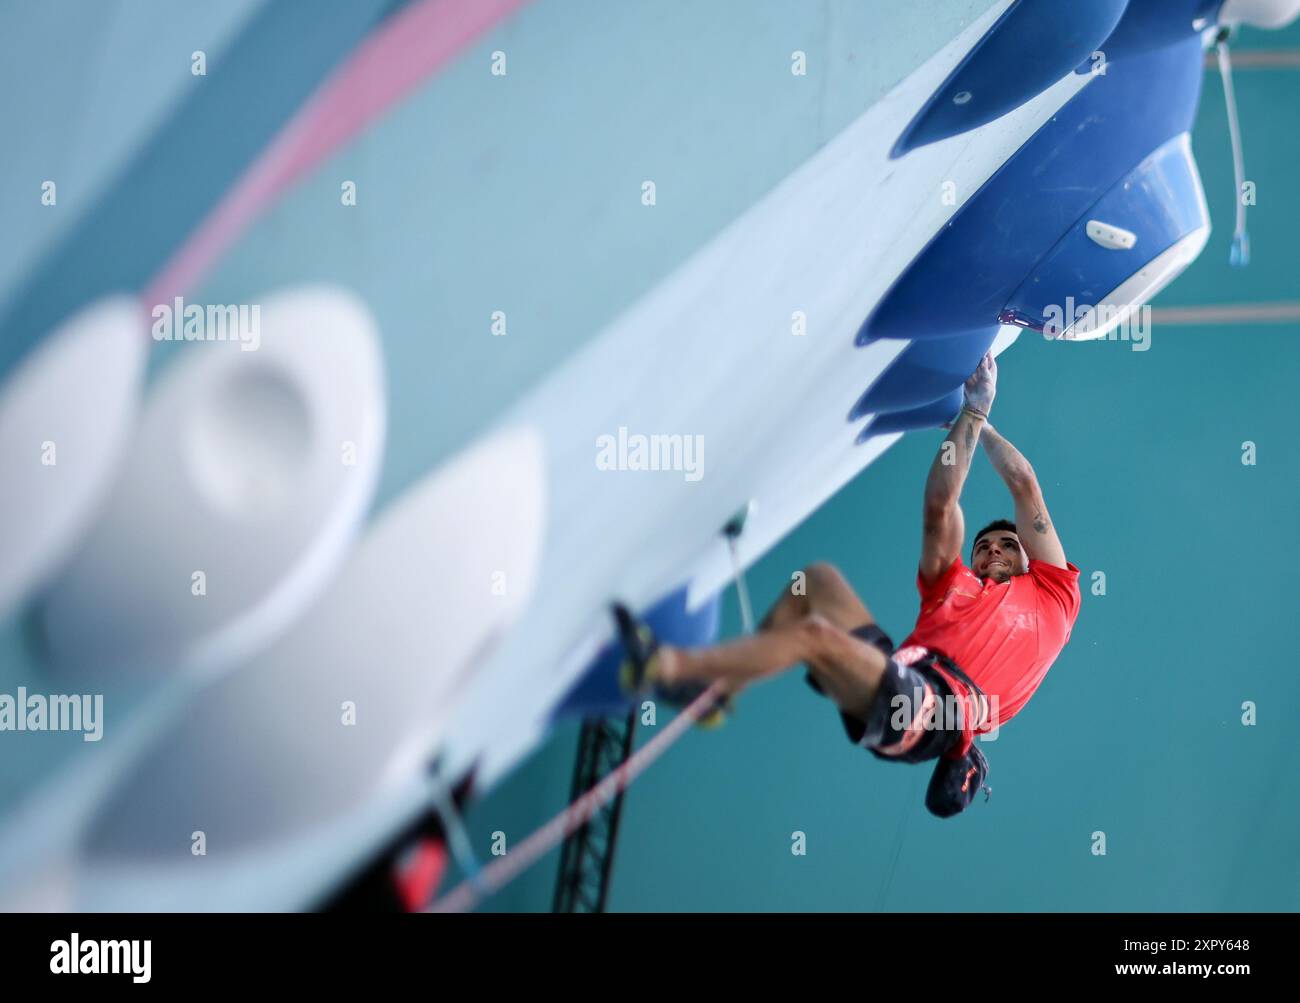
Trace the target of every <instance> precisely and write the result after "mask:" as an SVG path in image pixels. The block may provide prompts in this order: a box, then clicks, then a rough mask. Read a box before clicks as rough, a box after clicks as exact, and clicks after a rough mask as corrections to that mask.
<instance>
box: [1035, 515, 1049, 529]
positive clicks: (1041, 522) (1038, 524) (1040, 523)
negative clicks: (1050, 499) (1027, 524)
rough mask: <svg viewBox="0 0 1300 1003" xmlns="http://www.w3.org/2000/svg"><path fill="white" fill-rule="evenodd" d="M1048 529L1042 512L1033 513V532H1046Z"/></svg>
mask: <svg viewBox="0 0 1300 1003" xmlns="http://www.w3.org/2000/svg"><path fill="white" fill-rule="evenodd" d="M1047 529H1048V525H1047V520H1046V519H1044V518H1043V513H1042V512H1035V513H1034V532H1036V533H1046V532H1047Z"/></svg>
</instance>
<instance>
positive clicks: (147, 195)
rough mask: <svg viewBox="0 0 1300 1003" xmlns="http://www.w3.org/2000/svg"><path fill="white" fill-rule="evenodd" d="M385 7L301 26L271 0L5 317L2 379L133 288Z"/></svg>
mask: <svg viewBox="0 0 1300 1003" xmlns="http://www.w3.org/2000/svg"><path fill="white" fill-rule="evenodd" d="M391 9H393V4H392V3H391V0H354V2H351V3H347V4H331V5H329V7H328V9H326V10H322V11H321V12H320V13H318V14H314V15H313V16H312V18H311V29H310V30H309V31H304V30H303V15H302V8H301V7H300V6H299V5H298V4H297V3H294V2H292V0H273V2H272V3H269V4H268V5H267V6H266V7H265V8H264V9H263V10H262V11H260V12H259V13H258V15H257V16H256V17H255V18H253V20H252V21H250V22H249V24H248V25H247V27H246V28H245V29H244V30H243V32H242V33H241V34H240V35H239V37H238V38H236V39H234V40H232V42H231V44H230V46H229V48H228V53H227V57H226V58H224V59H222V60H221V61H220V62H218V63H216V64H214V65H212V66H210V67H209V68H208V76H207V77H206V78H205V79H204V80H203V81H202V83H196V85H195V87H194V89H193V92H192V96H191V97H190V98H189V100H187V101H185V102H184V103H183V104H181V105H180V107H178V108H177V109H176V111H175V113H174V114H173V115H172V116H171V117H170V118H169V119H168V120H167V121H166V122H164V123H163V124H162V125H161V126H159V128H158V130H157V131H156V132H155V133H154V135H153V136H152V137H151V139H150V141H149V143H148V144H147V145H146V146H144V147H143V148H142V149H141V151H140V153H139V154H138V155H137V156H136V157H135V159H134V160H133V161H132V162H130V163H128V164H127V165H126V167H125V168H124V169H123V171H122V173H121V175H120V176H119V177H118V178H117V179H116V180H115V181H114V182H113V184H112V185H111V186H110V193H109V195H108V196H107V197H105V198H102V199H101V200H100V202H99V204H98V205H97V206H95V208H94V209H92V210H91V211H90V212H88V213H87V214H86V216H85V218H84V220H82V222H81V223H80V224H78V225H77V226H76V227H75V228H74V229H73V230H72V232H71V233H69V234H68V236H67V238H66V239H64V240H63V241H62V242H61V243H60V244H58V245H56V246H55V248H54V249H53V250H52V251H51V252H50V253H49V254H47V255H46V256H45V258H44V259H43V260H42V261H40V262H39V264H38V267H37V268H36V269H34V271H33V278H32V279H31V280H30V281H29V282H28V284H27V285H26V286H25V287H22V288H20V289H19V290H17V291H16V293H15V297H14V299H13V301H12V306H11V307H10V309H9V311H8V313H7V314H6V315H4V316H0V380H3V379H4V377H5V376H6V375H8V373H9V371H10V370H11V369H12V368H13V367H14V366H15V365H16V364H17V363H18V361H19V360H20V359H21V358H22V357H23V356H24V355H25V354H26V353H27V351H28V350H29V349H31V348H32V347H33V346H34V345H35V344H36V343H37V342H38V341H40V339H42V338H43V337H44V336H45V335H46V334H48V333H49V332H50V331H51V330H52V329H53V328H54V327H55V326H56V325H57V324H58V323H59V322H60V321H61V320H63V319H64V318H65V317H67V316H69V315H71V314H73V313H75V312H76V311H77V310H78V309H80V308H81V307H83V306H85V305H86V304H87V303H90V302H91V301H93V300H95V299H98V298H99V297H100V296H103V295H106V294H109V293H116V292H122V291H124V290H126V291H129V290H139V289H141V288H142V287H143V286H144V284H145V283H146V282H147V281H148V280H149V279H150V278H151V277H152V275H153V273H154V272H155V271H156V270H157V269H158V268H160V267H161V266H162V265H163V263H164V262H165V261H166V260H167V257H168V256H169V255H170V254H171V252H172V251H173V250H175V249H176V247H177V246H179V244H180V243H181V241H182V240H183V239H184V238H185V236H186V235H187V234H188V233H189V232H190V231H191V230H192V229H193V228H194V227H195V226H197V225H198V223H199V222H200V221H201V220H202V219H203V217H204V216H205V215H206V214H207V212H208V210H209V209H210V208H211V207H212V206H213V205H214V204H216V202H217V200H218V199H220V198H221V197H222V196H223V195H224V194H225V193H226V191H227V189H229V188H230V187H231V185H232V184H233V183H234V182H235V180H236V179H237V178H238V177H239V175H240V173H241V172H242V171H243V170H244V168H245V167H246V166H247V165H248V164H249V163H250V161H252V159H253V158H254V157H255V156H256V155H257V154H258V153H260V152H261V150H262V149H263V148H264V147H265V146H266V145H267V143H268V142H269V141H270V140H271V138H272V137H273V136H275V134H276V133H277V132H278V131H279V129H280V127H281V126H283V125H284V123H285V122H286V121H288V119H289V118H290V116H292V115H293V114H294V113H295V112H296V111H297V110H298V109H299V108H300V107H301V106H302V104H303V103H304V102H305V101H306V99H307V98H308V97H309V96H310V95H311V93H312V91H313V90H315V88H316V86H317V85H318V84H319V83H320V82H321V80H323V79H324V77H325V75H326V74H327V73H328V72H329V71H330V70H331V69H333V68H334V67H335V66H336V65H337V64H338V63H339V62H340V61H341V60H342V59H343V58H344V57H346V56H347V54H348V53H349V52H350V51H351V50H352V49H353V47H354V46H355V45H356V44H357V42H358V41H360V40H361V39H362V38H364V37H365V35H366V34H367V33H368V32H369V30H370V29H371V27H372V26H373V25H374V24H375V23H376V22H377V21H378V20H379V19H380V18H381V17H382V16H383V15H384V14H386V13H388V12H389V11H390V10H391Z"/></svg>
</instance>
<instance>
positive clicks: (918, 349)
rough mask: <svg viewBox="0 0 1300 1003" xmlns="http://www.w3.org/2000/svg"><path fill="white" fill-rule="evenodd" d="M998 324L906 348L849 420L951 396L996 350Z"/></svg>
mask: <svg viewBox="0 0 1300 1003" xmlns="http://www.w3.org/2000/svg"><path fill="white" fill-rule="evenodd" d="M999 326H1000V325H999V324H997V323H996V322H994V323H993V324H991V325H989V327H988V328H986V329H985V330H984V331H977V332H975V333H974V334H968V335H962V336H960V337H957V338H927V339H926V340H924V341H915V342H913V343H912V344H910V345H908V346H907V348H905V349H903V352H902V354H901V355H899V356H898V358H896V359H895V360H894V361H893V362H892V363H891V364H890V366H889V368H888V369H886V370H885V371H884V372H883V373H881V375H880V378H879V379H878V380H876V382H875V383H873V384H872V385H871V387H870V388H869V389H868V390H867V392H866V393H864V394H863V395H862V396H861V397H860V398H859V399H858V402H857V403H856V404H854V405H853V410H852V411H850V412H849V420H850V421H857V420H858V419H859V418H861V417H863V416H864V415H868V414H878V413H880V412H886V411H903V410H908V409H911V408H916V407H920V406H921V405H923V404H929V403H932V402H933V401H937V400H939V399H940V398H941V397H944V396H946V395H948V394H950V393H952V391H953V388H954V387H960V386H961V385H962V384H963V383H965V382H966V380H967V378H968V377H969V376H970V374H971V373H973V372H975V367H976V366H978V365H979V361H980V359H982V358H984V353H985V352H987V351H988V350H989V349H990V348H992V347H993V341H994V339H995V338H997V336H998V328H999Z"/></svg>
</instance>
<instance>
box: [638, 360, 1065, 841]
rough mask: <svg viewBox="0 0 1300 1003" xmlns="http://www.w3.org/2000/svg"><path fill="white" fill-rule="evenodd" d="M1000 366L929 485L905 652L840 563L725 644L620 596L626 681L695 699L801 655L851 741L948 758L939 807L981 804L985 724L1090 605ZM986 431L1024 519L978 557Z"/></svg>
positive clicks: (1030, 683)
mask: <svg viewBox="0 0 1300 1003" xmlns="http://www.w3.org/2000/svg"><path fill="white" fill-rule="evenodd" d="M996 389H997V363H996V362H994V360H993V357H992V356H991V355H986V356H985V357H984V359H983V361H981V363H980V365H979V367H978V368H977V369H976V371H975V373H974V374H973V375H972V376H971V377H970V379H968V380H967V381H966V385H965V402H964V404H963V407H962V409H961V412H960V413H959V414H958V416H957V418H956V419H955V421H954V422H953V423H952V426H951V428H950V430H949V431H948V433H947V437H946V438H945V440H944V442H943V444H942V446H941V447H940V449H939V453H938V455H937V456H936V457H935V460H934V463H933V464H932V465H931V467H930V474H929V477H928V478H927V480H926V484H925V506H924V510H923V512H924V531H923V534H922V542H921V563H920V567H919V569H918V574H917V587H918V588H919V590H920V593H921V611H920V615H919V616H918V617H917V621H916V626H915V627H914V628H913V629H912V633H911V634H910V635H908V637H907V639H906V640H904V642H903V645H902V647H901V648H898V649H895V647H894V645H893V642H892V641H891V640H890V639H889V637H888V635H886V634H885V632H884V631H883V630H881V628H880V627H879V626H877V624H876V622H875V618H874V617H872V615H871V612H870V611H869V610H868V609H867V607H866V605H865V604H864V603H863V602H862V600H861V599H859V598H858V596H857V595H856V594H855V593H854V591H853V589H852V588H851V587H850V585H849V584H848V582H847V581H845V579H844V577H843V576H842V575H841V574H840V573H839V572H838V571H836V570H835V568H833V567H832V566H831V565H829V564H824V563H818V564H813V565H811V566H810V567H808V568H807V569H805V588H804V590H803V594H796V593H795V591H794V590H793V589H790V590H787V591H786V592H785V593H784V594H783V595H782V596H781V598H780V599H779V600H778V601H777V602H776V604H775V605H774V606H773V607H772V609H771V610H770V611H769V612H768V614H767V616H766V617H765V619H764V620H763V623H762V624H761V626H760V628H759V630H758V632H757V633H755V634H753V635H751V636H749V637H744V638H741V639H740V640H736V641H732V642H730V643H727V644H720V645H717V646H714V647H710V648H699V649H685V648H675V647H671V646H669V645H657V644H656V643H655V641H654V639H653V637H651V636H650V635H649V633H648V631H646V630H645V628H638V626H637V625H636V624H635V622H634V621H632V619H631V617H630V615H629V614H628V613H627V611H626V610H625V609H623V608H622V607H616V609H615V614H616V617H617V619H618V622H619V627H620V634H621V636H622V639H623V643H624V645H625V647H626V648H627V650H628V654H629V661H628V663H627V665H626V666H625V669H624V675H625V683H626V684H627V685H628V687H629V688H630V689H632V690H633V691H634V692H638V693H657V694H659V695H660V696H661V697H662V698H664V699H668V700H673V701H683V700H688V699H690V698H692V697H694V696H696V695H698V694H699V693H701V692H703V691H704V690H705V689H707V688H708V687H709V686H710V685H712V684H715V683H717V684H719V687H720V689H721V691H722V693H723V694H724V695H725V696H727V697H730V696H734V695H735V694H736V693H738V692H739V691H740V690H741V689H742V688H744V687H745V686H746V685H748V684H750V683H752V682H755V681H756V680H759V679H762V678H765V677H767V676H772V675H775V674H777V673H779V672H783V671H785V670H786V669H789V668H792V667H793V666H796V665H798V664H800V663H803V664H806V665H807V666H808V682H809V683H810V684H811V685H812V686H813V688H814V689H816V690H817V691H818V692H820V693H823V694H825V695H826V696H828V697H830V699H832V700H834V701H835V704H836V706H837V707H838V709H839V712H840V716H841V718H842V720H843V723H844V727H845V730H846V731H847V732H848V736H849V739H850V740H851V741H853V742H854V743H855V744H859V745H862V746H864V747H865V748H867V749H869V750H870V751H871V752H872V753H873V754H874V755H876V756H878V757H879V758H882V759H890V760H895V761H898V762H909V763H916V762H922V761H924V760H929V759H938V760H939V763H938V764H937V766H936V770H935V774H934V777H933V779H932V780H931V784H930V790H929V792H928V794H927V799H926V800H927V804H928V805H929V807H930V809H931V811H933V812H934V813H935V814H938V815H944V816H946V815H952V814H955V813H957V812H958V811H961V810H962V809H963V808H965V807H966V805H968V804H969V803H970V801H971V799H972V798H973V797H974V795H975V792H976V790H978V789H979V787H980V786H981V785H982V784H983V782H984V778H985V775H986V773H987V769H988V767H987V763H986V762H985V760H984V757H983V756H982V754H981V753H980V751H979V749H978V748H977V747H976V746H974V744H973V741H974V736H975V735H976V734H980V733H986V732H989V731H992V730H993V729H994V728H996V727H998V726H1000V725H1002V724H1003V723H1005V722H1006V721H1008V720H1010V719H1011V718H1012V717H1014V716H1015V715H1016V713H1017V712H1019V710H1020V709H1021V708H1022V707H1023V706H1024V705H1025V703H1026V702H1027V701H1028V700H1029V698H1030V697H1031V696H1032V695H1033V693H1034V690H1035V689H1037V688H1038V684H1039V683H1041V682H1042V680H1043V677H1044V676H1045V675H1046V674H1047V670H1048V668H1049V667H1050V666H1051V664H1052V662H1053V661H1055V659H1056V656H1057V655H1058V654H1059V653H1060V651H1061V649H1062V648H1063V647H1064V646H1065V643H1066V641H1067V640H1069V637H1070V629H1071V627H1073V625H1074V621H1075V618H1076V617H1077V616H1078V613H1079V606H1080V602H1081V598H1080V594H1079V584H1078V579H1079V569H1078V568H1076V567H1075V566H1074V565H1073V564H1070V563H1069V562H1068V561H1067V560H1066V559H1065V551H1064V550H1063V549H1062V547H1061V541H1060V538H1059V537H1058V536H1057V535H1056V528H1055V526H1053V525H1052V522H1051V519H1050V518H1049V516H1048V514H1047V505H1046V503H1045V502H1044V501H1043V494H1042V490H1041V489H1040V487H1039V484H1038V480H1037V478H1036V477H1035V475H1034V470H1033V468H1032V467H1031V466H1030V465H1029V462H1028V461H1027V460H1026V459H1025V458H1024V456H1022V455H1021V454H1020V452H1019V451H1018V450H1017V449H1016V448H1015V447H1014V446H1013V445H1011V443H1010V442H1008V441H1007V440H1006V439H1004V438H1003V437H1002V436H1001V435H999V434H998V433H997V432H995V431H994V430H993V427H992V426H991V425H990V424H989V420H988V417H989V409H990V408H991V407H992V404H993V398H994V395H995V393H996ZM977 442H981V443H983V446H984V451H985V453H986V454H987V455H988V458H989V461H990V462H991V463H992V464H993V467H994V469H995V470H996V471H997V472H998V474H999V476H1001V478H1002V480H1003V481H1004V482H1005V483H1006V486H1007V489H1008V490H1009V491H1010V492H1011V498H1012V500H1013V502H1014V503H1015V522H1014V523H1012V522H1009V521H1007V520H1005V519H1002V520H998V521H996V522H993V523H990V524H989V525H988V526H986V527H984V529H982V530H980V532H979V533H978V534H976V536H975V543H974V546H973V547H972V548H971V556H970V565H969V566H967V564H966V563H965V562H964V561H963V560H962V541H963V537H964V533H965V525H964V519H963V516H962V511H961V506H960V505H959V504H958V502H959V500H960V498H961V490H962V485H963V484H964V483H965V481H966V474H967V472H968V471H969V469H970V463H971V458H972V456H973V455H974V453H975V446H976V443H977Z"/></svg>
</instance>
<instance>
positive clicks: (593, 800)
mask: <svg viewBox="0 0 1300 1003" xmlns="http://www.w3.org/2000/svg"><path fill="white" fill-rule="evenodd" d="M743 525H744V521H743V519H741V518H739V517H738V519H736V520H733V521H732V522H731V523H729V524H728V526H727V529H726V531H725V535H726V539H727V547H728V550H729V551H730V552H731V571H732V580H733V581H734V583H735V586H736V594H737V596H738V598H739V600H740V619H741V623H742V624H743V625H744V629H745V633H746V634H752V633H753V632H754V613H753V607H751V606H750V604H749V589H748V588H747V587H746V585H745V573H744V569H743V568H742V567H741V564H740V552H739V549H738V547H737V543H736V540H737V538H738V537H739V535H740V531H741V528H742V527H743ZM721 697H722V686H721V684H720V683H714V684H713V686H711V687H710V688H709V689H708V690H706V691H705V692H704V693H702V694H700V695H699V696H698V697H696V698H695V700H693V701H692V702H691V703H690V705H689V706H687V707H686V709H685V710H683V711H682V712H681V713H680V714H678V715H677V717H675V718H674V719H673V720H672V721H671V722H670V723H669V724H668V726H667V727H666V728H664V730H663V731H661V732H660V733H659V734H658V735H656V736H655V737H654V738H652V739H651V740H650V741H649V742H647V743H646V744H645V745H644V746H643V747H642V748H641V749H639V750H638V751H637V752H635V753H634V754H633V755H632V756H630V757H629V758H628V760H627V762H625V763H623V764H622V765H621V766H619V767H618V768H617V769H616V770H614V772H613V773H611V774H610V775H609V776H607V777H606V778H605V779H604V780H602V781H600V783H598V784H596V786H595V787H593V788H592V789H591V790H589V791H587V793H586V794H584V795H582V797H580V798H578V799H577V800H576V801H574V802H573V803H572V804H571V805H569V807H567V808H565V809H564V811H562V812H560V813H559V814H558V815H556V816H555V817H554V818H552V819H551V820H550V821H549V822H547V823H546V824H545V825H543V826H542V827H541V828H540V829H537V830H536V831H535V832H533V834H532V835H531V836H529V837H528V838H527V839H525V840H524V841H523V842H522V843H520V844H519V846H518V847H516V848H515V849H514V850H512V851H510V852H509V853H508V854H506V855H505V856H503V857H501V858H499V859H498V860H496V861H494V862H493V863H491V864H489V865H488V866H486V867H483V868H479V867H478V862H477V861H476V860H475V859H474V856H473V853H472V851H469V850H468V840H467V839H465V838H464V835H463V829H460V830H459V831H460V837H461V838H460V839H456V838H455V837H456V835H457V830H456V829H455V828H453V830H452V831H451V832H450V833H449V835H451V836H452V837H453V852H454V853H456V856H457V859H458V861H459V860H461V859H462V857H463V859H464V860H465V861H466V862H467V863H468V865H469V866H468V868H467V867H466V864H465V863H462V864H461V869H462V870H466V871H467V874H468V877H467V878H466V880H465V881H463V882H461V883H460V884H459V885H457V886H456V887H455V888H454V889H452V891H450V892H448V893H447V894H446V895H445V896H443V897H442V898H441V899H439V900H438V901H437V902H435V903H433V905H431V906H430V907H429V908H428V909H427V910H426V911H427V912H465V911H467V910H469V909H473V908H474V906H476V905H477V904H478V903H479V902H481V901H482V900H483V899H484V898H486V897H487V896H489V895H495V894H496V893H497V892H498V891H499V890H501V889H502V888H504V887H505V886H506V885H507V884H509V883H510V882H511V881H513V880H514V879H515V878H516V877H518V876H519V875H520V874H522V873H523V872H524V871H526V870H527V869H528V868H529V867H531V866H532V865H533V864H535V863H536V862H537V861H538V860H540V859H541V858H542V857H544V856H545V855H546V854H547V853H548V852H550V851H551V850H552V849H554V848H555V847H556V846H558V845H559V844H560V843H562V842H564V840H566V839H567V838H568V837H569V836H570V835H572V834H573V833H574V832H576V831H577V830H578V829H580V828H582V826H583V825H585V824H586V823H587V822H588V821H589V820H590V819H591V817H592V816H593V815H594V814H595V813H596V812H597V811H599V810H600V809H601V808H603V807H604V806H605V805H607V804H608V803H609V802H610V801H612V800H614V798H616V797H618V795H619V794H620V793H622V792H623V791H625V790H627V788H628V787H629V786H630V785H631V783H632V781H633V780H635V779H636V778H637V777H638V776H639V775H640V774H641V773H642V772H643V771H644V770H645V769H646V767H648V766H649V765H650V764H651V763H653V762H654V761H655V760H656V759H658V758H659V757H660V756H661V755H663V754H664V752H666V751H667V749H668V747H669V746H670V745H672V744H673V742H675V741H677V739H678V738H679V737H681V735H682V733H683V732H684V731H686V729H687V728H689V727H690V726H691V725H693V724H695V722H697V721H698V720H699V719H700V718H701V717H703V716H704V715H705V714H707V713H708V712H709V711H710V710H712V709H713V705H714V704H715V703H717V701H718V700H719V699H721ZM443 808H444V809H445V810H448V811H451V817H452V818H453V819H454V818H456V816H455V813H454V810H451V809H449V808H447V806H445V805H444V806H443ZM457 844H460V849H459V852H457Z"/></svg>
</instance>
